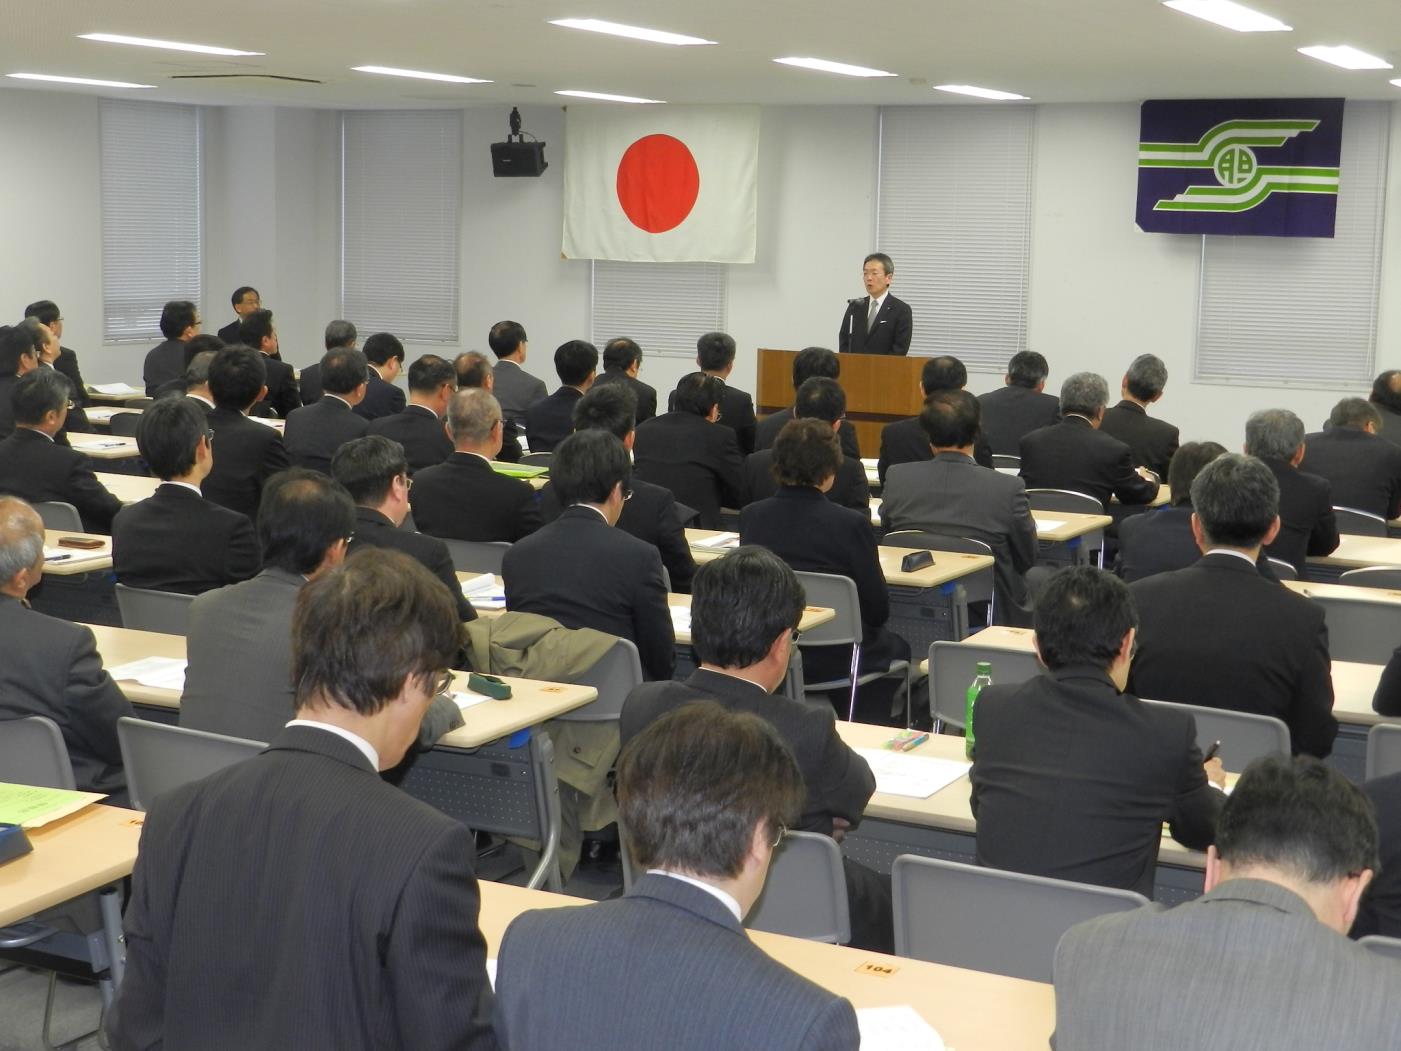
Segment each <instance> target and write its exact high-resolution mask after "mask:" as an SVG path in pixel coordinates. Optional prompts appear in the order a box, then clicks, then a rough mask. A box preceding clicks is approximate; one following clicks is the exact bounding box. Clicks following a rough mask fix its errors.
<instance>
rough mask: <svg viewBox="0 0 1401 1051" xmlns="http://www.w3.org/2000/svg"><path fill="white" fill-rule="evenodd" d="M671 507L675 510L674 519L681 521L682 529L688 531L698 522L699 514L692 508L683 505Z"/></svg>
mask: <svg viewBox="0 0 1401 1051" xmlns="http://www.w3.org/2000/svg"><path fill="white" fill-rule="evenodd" d="M672 506H674V507H675V508H676V517H677V518H679V519H681V528H682V529H690V528H691V527H692V526H693V525H695V524H696V523H697V522H698V521H700V512H699V511H697V510H696V509H695V508H694V507H689V506H687V505H686V504H683V503H676V504H673V505H672Z"/></svg>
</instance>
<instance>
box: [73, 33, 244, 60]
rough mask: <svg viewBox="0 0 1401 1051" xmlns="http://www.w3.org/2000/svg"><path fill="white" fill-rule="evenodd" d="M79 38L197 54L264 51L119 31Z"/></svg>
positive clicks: (241, 53)
mask: <svg viewBox="0 0 1401 1051" xmlns="http://www.w3.org/2000/svg"><path fill="white" fill-rule="evenodd" d="M78 39H79V40H96V41H98V42H99V43H102V44H133V45H135V46H136V47H159V48H164V49H165V50H166V51H193V52H195V54H197V55H232V56H234V57H238V56H241V55H261V54H263V53H264V52H262V51H238V50H236V49H234V48H231V47H211V46H210V45H208V44H178V43H176V42H175V41H173V40H149V39H147V38H146V37H139V36H121V35H120V34H118V33H79V34H78Z"/></svg>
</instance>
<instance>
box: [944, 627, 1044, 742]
mask: <svg viewBox="0 0 1401 1051" xmlns="http://www.w3.org/2000/svg"><path fill="white" fill-rule="evenodd" d="M979 661H987V662H988V663H989V664H991V665H992V681H993V682H994V683H996V684H997V685H1014V684H1016V683H1019V682H1026V681H1027V680H1028V679H1034V678H1036V676H1038V675H1040V674H1041V671H1042V668H1041V662H1040V661H1039V660H1038V659H1037V657H1036V654H1035V653H1034V652H1033V651H1031V650H1021V649H1016V648H1013V647H1009V646H989V645H986V644H983V643H978V642H967V641H965V642H936V643H934V644H933V645H931V646H930V647H929V710H930V711H931V712H933V713H934V718H936V719H938V720H940V721H941V722H945V723H948V724H950V725H951V726H956V727H958V728H960V729H962V727H963V716H964V711H965V705H966V702H967V698H968V685H969V684H970V683H971V682H972V681H973V679H974V678H976V677H977V674H978V662H979ZM974 729H975V730H976V729H977V726H976V724H975V726H974Z"/></svg>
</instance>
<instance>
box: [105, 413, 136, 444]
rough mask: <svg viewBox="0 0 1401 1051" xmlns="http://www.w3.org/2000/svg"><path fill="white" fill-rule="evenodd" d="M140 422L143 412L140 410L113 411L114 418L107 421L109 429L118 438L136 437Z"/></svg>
mask: <svg viewBox="0 0 1401 1051" xmlns="http://www.w3.org/2000/svg"><path fill="white" fill-rule="evenodd" d="M140 422H141V413H139V412H118V413H113V415H112V418H111V419H110V420H109V421H108V422H107V430H108V432H109V433H110V434H111V435H112V436H113V437H116V438H135V437H136V426H137V424H139V423H140Z"/></svg>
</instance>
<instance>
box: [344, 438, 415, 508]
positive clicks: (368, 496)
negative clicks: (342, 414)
mask: <svg viewBox="0 0 1401 1051" xmlns="http://www.w3.org/2000/svg"><path fill="white" fill-rule="evenodd" d="M408 473H409V461H408V460H407V459H406V458H405V456H404V447H403V446H402V445H400V444H399V443H398V442H396V441H395V440H394V439H393V438H386V437H385V436H384V435H382V434H367V435H364V436H363V437H360V438H353V439H351V440H350V441H348V442H346V443H345V444H344V445H342V446H341V447H340V448H339V449H337V450H336V451H335V454H334V455H333V456H332V457H331V477H332V478H334V479H335V480H336V481H338V482H340V484H341V485H343V486H345V491H346V492H347V493H349V494H350V498H351V499H352V500H354V501H355V502H356V503H357V504H360V505H362V506H364V507H378V506H379V505H380V504H381V503H383V502H384V498H385V497H386V496H388V495H389V487H390V486H391V485H393V484H394V479H396V478H398V477H399V476H400V475H404V476H406V477H407V475H408Z"/></svg>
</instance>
